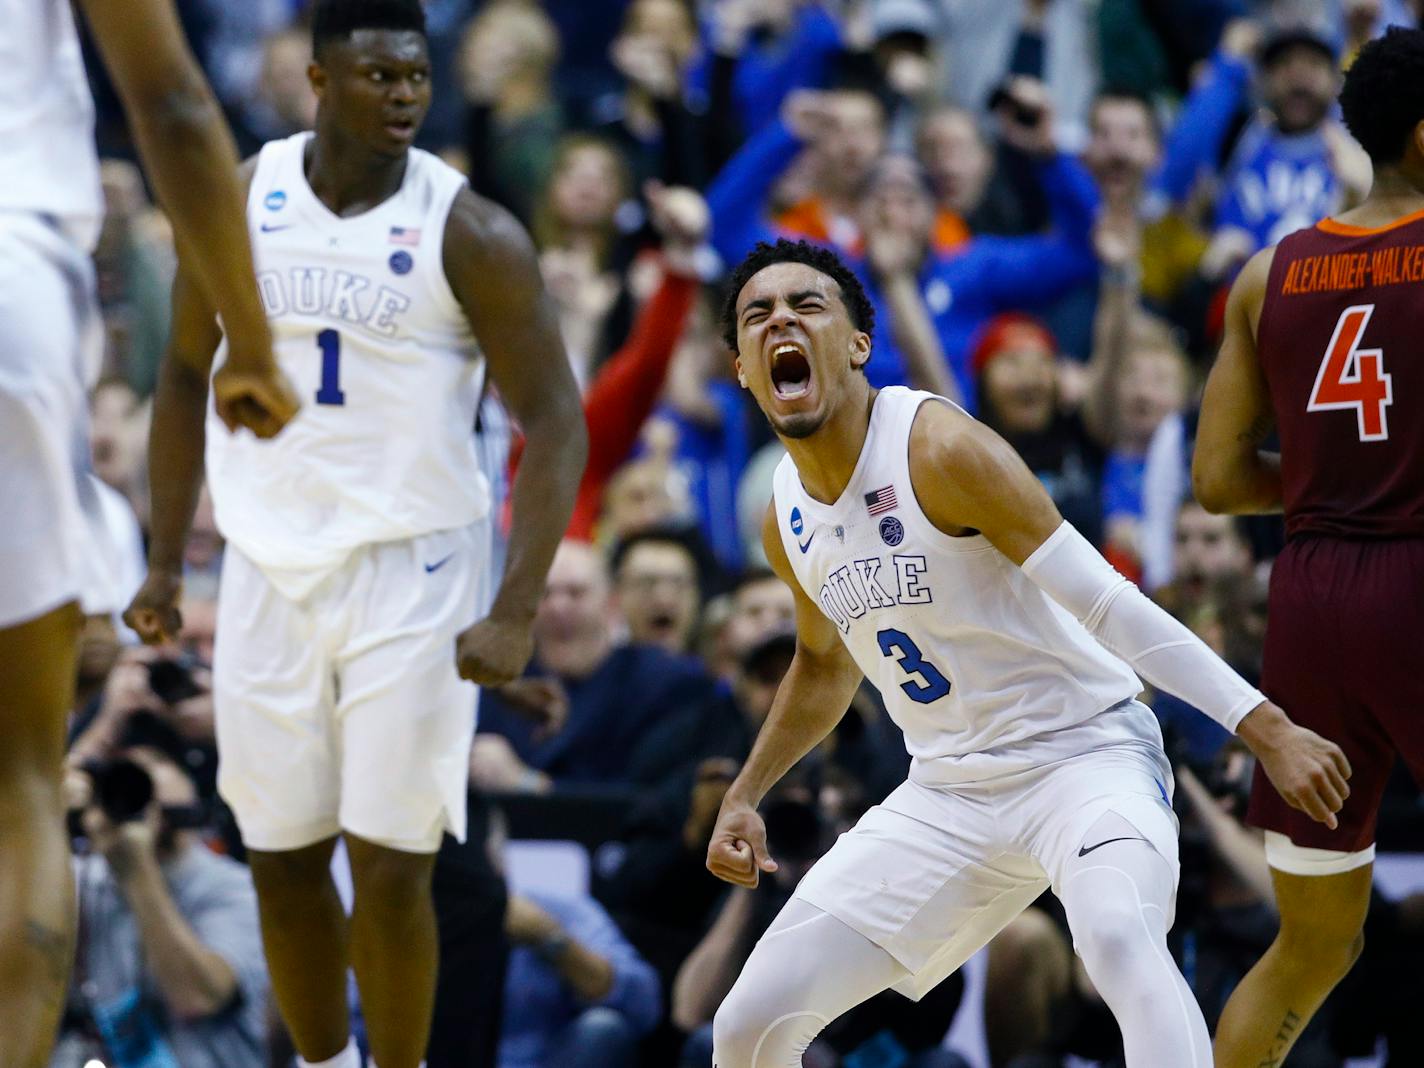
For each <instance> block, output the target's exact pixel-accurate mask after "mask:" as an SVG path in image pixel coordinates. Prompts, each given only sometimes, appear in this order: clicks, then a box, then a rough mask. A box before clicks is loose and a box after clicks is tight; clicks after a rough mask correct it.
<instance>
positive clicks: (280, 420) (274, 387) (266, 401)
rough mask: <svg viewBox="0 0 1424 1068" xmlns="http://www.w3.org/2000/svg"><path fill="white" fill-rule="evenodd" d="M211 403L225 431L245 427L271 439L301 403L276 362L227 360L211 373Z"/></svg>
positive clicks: (295, 412)
mask: <svg viewBox="0 0 1424 1068" xmlns="http://www.w3.org/2000/svg"><path fill="white" fill-rule="evenodd" d="M213 406H214V407H215V408H216V409H217V413H218V418H219V419H221V420H222V421H223V425H224V426H226V427H227V428H228V430H230V431H235V430H237V428H238V427H246V428H247V429H248V430H250V431H252V432H253V433H254V434H256V435H257V436H258V437H259V438H274V437H276V436H277V435H278V434H279V433H280V432H281V430H282V428H283V427H284V426H286V425H287V424H288V423H289V422H291V420H292V417H293V416H294V415H296V414H297V409H299V408H300V407H301V402H300V401H298V400H297V393H296V390H294V389H293V388H292V383H291V382H289V381H287V376H286V375H284V374H283V373H282V369H281V368H280V367H278V366H277V365H276V364H275V363H271V362H269V363H268V364H267V365H266V366H261V365H259V366H258V367H256V368H249V367H237V366H234V364H233V361H232V360H231V359H229V360H226V361H224V362H223V365H222V366H221V367H219V368H218V369H217V372H216V373H215V374H214V375H213Z"/></svg>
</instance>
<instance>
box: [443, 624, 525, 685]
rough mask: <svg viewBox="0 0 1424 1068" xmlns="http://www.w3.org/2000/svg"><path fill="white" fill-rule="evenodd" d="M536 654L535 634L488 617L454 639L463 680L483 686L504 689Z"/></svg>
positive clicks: (518, 626)
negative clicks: (502, 687) (501, 687)
mask: <svg viewBox="0 0 1424 1068" xmlns="http://www.w3.org/2000/svg"><path fill="white" fill-rule="evenodd" d="M533 655H534V635H533V634H532V633H531V631H530V629H529V627H528V625H527V624H526V625H524V626H520V625H519V624H517V623H509V622H505V621H503V620H499V619H496V618H494V617H493V616H487V617H485V618H484V619H482V620H480V621H479V622H478V623H475V624H473V625H471V626H469V627H466V628H465V630H463V631H462V632H461V633H460V636H459V637H458V638H456V639H455V663H456V665H457V666H458V667H459V669H460V678H462V679H468V680H469V681H470V682H473V683H476V684H477V685H480V686H503V685H505V684H506V683H510V682H513V681H514V680H515V679H517V678H519V676H520V675H522V674H523V673H524V668H525V666H526V665H528V663H529V658H530V657H532V656H533Z"/></svg>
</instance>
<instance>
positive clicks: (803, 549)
mask: <svg viewBox="0 0 1424 1068" xmlns="http://www.w3.org/2000/svg"><path fill="white" fill-rule="evenodd" d="M815 540H816V532H815V531H814V530H813V531H811V536H810V537H809V538H807V539H806V542H805V544H804V545H803V544H802V543H801V542H799V541H798V542H797V543H796V548H798V549H800V550H801V555H802V556H805V555H806V550H807V549H809V548H810V547H811V543H812V542H813V541H815Z"/></svg>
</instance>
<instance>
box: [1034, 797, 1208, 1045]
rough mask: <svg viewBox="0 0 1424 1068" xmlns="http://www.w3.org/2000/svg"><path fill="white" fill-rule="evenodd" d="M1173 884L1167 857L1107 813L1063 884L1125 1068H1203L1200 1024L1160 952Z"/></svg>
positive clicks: (1079, 946)
mask: <svg viewBox="0 0 1424 1068" xmlns="http://www.w3.org/2000/svg"><path fill="white" fill-rule="evenodd" d="M1085 851H1086V852H1085ZM1174 884H1175V878H1174V873H1173V870H1172V866H1171V864H1169V863H1168V861H1167V860H1166V858H1165V857H1163V856H1162V855H1161V854H1160V853H1158V852H1157V850H1156V849H1155V848H1154V847H1153V846H1152V844H1151V843H1150V842H1148V841H1147V840H1146V838H1145V836H1143V835H1142V834H1141V833H1140V832H1139V831H1138V830H1137V829H1136V828H1135V827H1133V825H1132V824H1131V823H1129V822H1128V821H1127V820H1126V819H1124V818H1123V817H1122V816H1119V815H1118V814H1117V813H1113V812H1109V813H1108V814H1107V815H1105V816H1103V817H1102V818H1101V819H1100V820H1098V821H1097V822H1096V823H1095V824H1094V825H1093V826H1092V828H1090V829H1089V831H1088V832H1087V834H1086V835H1085V836H1084V839H1083V844H1082V845H1080V846H1079V849H1078V856H1076V857H1074V858H1073V859H1072V861H1070V863H1069V866H1068V868H1067V871H1066V874H1065V875H1064V877H1063V883H1062V887H1061V889H1060V897H1061V898H1062V901H1063V907H1064V909H1065V910H1066V911H1067V913H1068V923H1069V926H1070V927H1071V928H1072V931H1073V945H1074V948H1075V949H1076V950H1077V951H1078V955H1079V956H1080V957H1082V958H1083V964H1084V966H1085V967H1086V968H1087V970H1088V976H1089V978H1091V979H1092V981H1093V985H1094V986H1095V987H1097V990H1098V993H1099V994H1101V995H1102V998H1103V1001H1104V1002H1106V1003H1107V1006H1108V1008H1110V1009H1111V1010H1112V1012H1113V1015H1114V1016H1115V1017H1116V1018H1117V1023H1118V1027H1119V1029H1120V1030H1121V1031H1122V1038H1123V1049H1124V1051H1125V1053H1126V1056H1127V1065H1128V1068H1149V1066H1150V1068H1211V1040H1210V1038H1209V1037H1208V1035H1207V1029H1206V1022H1205V1020H1203V1018H1202V1014H1201V1009H1200V1008H1199V1007H1198V1005H1197V1003H1196V999H1195V998H1194V997H1193V996H1192V992H1191V990H1190V989H1189V988H1188V987H1187V984H1186V982H1185V981H1184V980H1183V979H1182V975H1181V972H1180V971H1178V969H1177V965H1176V962H1175V961H1173V960H1172V957H1171V954H1170V953H1168V951H1167V930H1168V928H1169V927H1170V926H1171V922H1172V914H1173V899H1174V896H1175V885H1174Z"/></svg>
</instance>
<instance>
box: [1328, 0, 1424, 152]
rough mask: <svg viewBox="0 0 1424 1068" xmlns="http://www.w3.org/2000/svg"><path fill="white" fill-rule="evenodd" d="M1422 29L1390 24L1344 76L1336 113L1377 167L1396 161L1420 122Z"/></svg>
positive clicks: (1423, 104)
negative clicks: (1338, 111)
mask: <svg viewBox="0 0 1424 1068" xmlns="http://www.w3.org/2000/svg"><path fill="white" fill-rule="evenodd" d="M1421 86H1424V30H1408V29H1404V28H1403V27H1400V26H1391V27H1390V28H1389V29H1388V30H1387V31H1386V32H1385V34H1384V36H1383V37H1376V38H1375V39H1374V40H1373V41H1370V42H1369V43H1368V44H1366V45H1365V47H1364V48H1362V49H1360V54H1359V55H1358V56H1356V57H1355V62H1354V63H1352V64H1350V69H1349V70H1348V71H1346V72H1345V84H1344V86H1343V87H1342V88H1341V90H1340V110H1341V112H1342V113H1343V115H1344V118H1345V125H1346V127H1348V128H1349V130H1350V133H1351V134H1352V135H1354V138H1355V140H1356V141H1358V142H1360V145H1361V147H1363V148H1364V150H1365V151H1366V152H1367V153H1369V157H1370V160H1371V161H1372V162H1374V163H1376V164H1384V165H1389V164H1392V163H1398V162H1399V161H1400V160H1401V159H1402V158H1403V157H1404V150H1405V148H1406V147H1407V146H1408V144H1409V138H1410V136H1411V135H1412V134H1413V133H1414V128H1415V127H1416V126H1418V125H1419V123H1420V122H1421V121H1424V93H1421V92H1420V87H1421Z"/></svg>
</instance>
